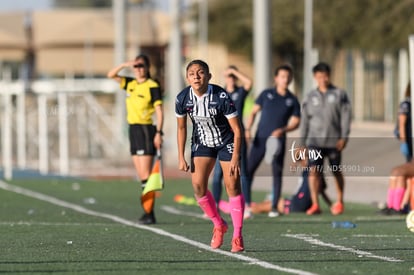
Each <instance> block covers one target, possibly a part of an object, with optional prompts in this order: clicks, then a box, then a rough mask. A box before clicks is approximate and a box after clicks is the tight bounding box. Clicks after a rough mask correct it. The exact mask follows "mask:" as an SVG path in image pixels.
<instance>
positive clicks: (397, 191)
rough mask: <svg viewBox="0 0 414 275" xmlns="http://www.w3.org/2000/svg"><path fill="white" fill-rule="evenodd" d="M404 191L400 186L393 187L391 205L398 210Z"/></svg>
mask: <svg viewBox="0 0 414 275" xmlns="http://www.w3.org/2000/svg"><path fill="white" fill-rule="evenodd" d="M404 193H405V188H402V187H397V188H395V191H394V201H393V206H392V208H394V209H395V210H398V211H399V210H401V202H402V200H403V197H404Z"/></svg>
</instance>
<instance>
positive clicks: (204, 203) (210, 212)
mask: <svg viewBox="0 0 414 275" xmlns="http://www.w3.org/2000/svg"><path fill="white" fill-rule="evenodd" d="M197 202H198V205H199V206H200V208H201V210H203V212H204V213H205V214H206V215H207V216H208V217H209V218H210V220H211V221H212V222H213V224H214V226H215V227H219V226H221V225H223V219H222V218H221V216H220V214H219V213H218V211H217V207H216V202H215V201H214V198H213V195H212V194H211V193H210V191H208V190H207V193H206V195H205V196H204V197H201V198H199V199H197Z"/></svg>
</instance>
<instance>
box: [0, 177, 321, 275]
mask: <svg viewBox="0 0 414 275" xmlns="http://www.w3.org/2000/svg"><path fill="white" fill-rule="evenodd" d="M0 188H2V189H4V190H7V191H11V192H15V193H17V194H21V195H25V196H28V197H31V198H35V199H38V200H41V201H45V202H48V203H51V204H54V205H57V206H60V207H65V208H68V209H72V210H74V211H76V212H79V213H82V214H86V215H90V216H94V217H100V218H104V219H108V220H111V221H114V222H117V223H120V224H124V225H128V226H131V227H135V228H139V229H142V230H147V231H151V232H153V233H155V234H158V235H161V236H166V237H169V238H171V239H174V240H177V241H180V242H183V243H186V244H189V245H192V246H194V247H197V248H199V249H204V250H207V251H209V252H212V253H217V254H222V255H225V256H228V257H232V258H235V259H238V260H240V261H244V262H248V263H250V264H254V265H258V266H261V267H263V268H266V269H273V270H278V271H282V272H286V273H292V274H299V275H313V274H314V273H311V272H307V271H303V270H300V269H293V268H286V267H282V266H278V265H274V264H271V263H268V262H265V261H261V260H259V259H255V258H252V257H247V256H244V255H241V254H235V253H231V252H227V251H223V250H220V249H212V248H211V247H210V246H208V245H205V244H203V243H200V242H196V241H193V240H190V239H187V238H185V237H183V236H180V235H176V234H172V233H170V232H167V231H165V230H162V229H158V228H155V227H152V226H147V225H141V224H138V223H136V222H133V221H129V220H126V219H123V218H121V217H118V216H115V215H111V214H107V213H102V212H97V211H94V210H90V209H87V208H85V207H83V206H80V205H77V204H73V203H70V202H66V201H63V200H60V199H57V198H55V197H51V196H48V195H45V194H42V193H38V192H35V191H32V190H29V189H25V188H22V187H19V186H16V185H11V184H8V183H6V182H3V181H1V180H0Z"/></svg>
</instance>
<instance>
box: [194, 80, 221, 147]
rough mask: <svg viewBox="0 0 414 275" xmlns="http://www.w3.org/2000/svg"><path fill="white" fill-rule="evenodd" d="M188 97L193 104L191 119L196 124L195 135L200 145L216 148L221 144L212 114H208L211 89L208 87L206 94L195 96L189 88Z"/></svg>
mask: <svg viewBox="0 0 414 275" xmlns="http://www.w3.org/2000/svg"><path fill="white" fill-rule="evenodd" d="M190 97H191V99H192V101H193V102H194V109H193V114H192V116H193V118H194V122H195V123H196V131H197V135H198V137H199V138H200V142H201V144H203V145H205V146H207V147H217V146H219V145H222V144H223V139H222V136H221V132H220V129H219V128H218V127H217V124H216V121H215V118H214V115H213V114H210V112H209V108H208V107H209V103H210V101H212V100H213V93H212V87H211V86H210V85H209V86H208V90H207V93H205V94H204V95H202V96H201V97H199V96H197V95H196V94H195V93H194V91H193V89H192V88H190Z"/></svg>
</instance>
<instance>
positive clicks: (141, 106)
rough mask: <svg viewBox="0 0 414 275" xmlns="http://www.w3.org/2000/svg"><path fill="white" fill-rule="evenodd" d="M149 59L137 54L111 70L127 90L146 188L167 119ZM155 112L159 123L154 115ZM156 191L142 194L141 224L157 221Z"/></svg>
mask: <svg viewBox="0 0 414 275" xmlns="http://www.w3.org/2000/svg"><path fill="white" fill-rule="evenodd" d="M128 67H130V68H132V69H133V71H134V75H135V78H130V77H123V76H120V75H119V74H118V73H119V72H120V71H121V70H122V69H123V68H128ZM149 69H150V61H149V58H148V57H147V56H146V55H142V54H141V55H138V56H137V57H136V58H135V60H133V61H129V62H125V63H123V64H120V65H118V66H116V67H115V68H113V69H112V70H110V71H109V72H108V75H107V76H108V77H109V78H112V79H114V80H116V81H117V82H119V83H120V86H121V88H122V89H125V91H126V110H127V121H128V124H129V140H130V151H131V155H132V161H133V163H134V166H135V169H136V171H137V174H138V177H139V178H140V180H141V187H142V189H144V187H145V184H146V182H147V179H148V177H149V176H150V174H151V168H152V163H153V158H154V155H155V153H156V149H158V150H159V149H161V145H162V135H163V132H162V126H163V121H164V115H163V109H162V96H161V90H160V87H159V85H158V83H157V82H155V81H154V80H152V79H151V76H150V73H149ZM154 112H155V117H156V120H157V121H156V125H154V124H153V120H152V115H153V113H154ZM154 202H155V191H150V192H148V193H146V194H145V195H142V196H141V205H142V208H143V209H144V214H143V216H142V217H141V218H140V219H139V223H142V224H154V223H155V222H156V220H155V216H154Z"/></svg>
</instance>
